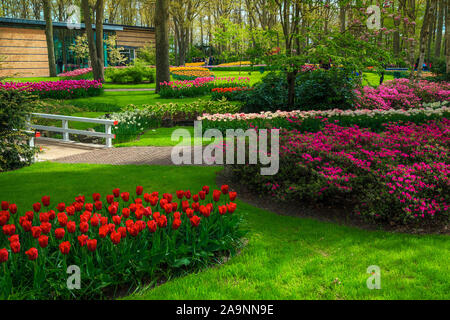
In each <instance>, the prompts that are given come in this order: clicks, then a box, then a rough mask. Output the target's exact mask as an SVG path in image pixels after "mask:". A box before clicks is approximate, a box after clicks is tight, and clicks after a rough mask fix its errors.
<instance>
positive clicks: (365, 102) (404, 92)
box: [355, 79, 450, 110]
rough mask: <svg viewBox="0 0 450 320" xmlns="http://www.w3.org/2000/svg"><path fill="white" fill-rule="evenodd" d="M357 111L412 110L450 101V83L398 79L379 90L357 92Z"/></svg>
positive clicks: (367, 89) (370, 88) (368, 88)
mask: <svg viewBox="0 0 450 320" xmlns="http://www.w3.org/2000/svg"><path fill="white" fill-rule="evenodd" d="M356 94H357V100H356V104H355V107H356V109H383V110H389V109H411V108H417V107H420V106H421V104H422V103H430V102H438V101H448V100H450V83H448V82H429V81H426V80H419V81H410V80H409V79H397V80H392V81H388V82H386V83H385V84H383V85H381V86H379V87H378V88H372V87H364V88H363V89H362V90H356Z"/></svg>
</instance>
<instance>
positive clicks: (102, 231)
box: [98, 226, 109, 238]
mask: <svg viewBox="0 0 450 320" xmlns="http://www.w3.org/2000/svg"><path fill="white" fill-rule="evenodd" d="M108 233H109V227H108V226H101V227H100V229H99V230H98V235H99V237H100V238H105V237H106V236H107V235H108Z"/></svg>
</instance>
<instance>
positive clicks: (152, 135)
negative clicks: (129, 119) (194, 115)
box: [114, 126, 213, 147]
mask: <svg viewBox="0 0 450 320" xmlns="http://www.w3.org/2000/svg"><path fill="white" fill-rule="evenodd" d="M177 129H184V130H187V131H188V132H189V134H190V135H191V139H190V140H189V141H187V142H186V141H181V140H180V141H172V139H171V137H172V133H173V132H174V131H175V130H177ZM195 141H200V140H199V139H198V138H196V139H194V127H192V126H191V127H172V128H156V129H149V130H147V131H146V132H145V133H144V134H143V135H142V136H141V137H140V138H139V139H138V140H135V141H131V142H124V143H118V144H115V145H114V146H115V147H146V146H155V147H166V146H176V145H179V144H180V143H182V145H194V143H195ZM211 143H213V142H211V140H207V139H204V138H203V140H202V145H209V144H211Z"/></svg>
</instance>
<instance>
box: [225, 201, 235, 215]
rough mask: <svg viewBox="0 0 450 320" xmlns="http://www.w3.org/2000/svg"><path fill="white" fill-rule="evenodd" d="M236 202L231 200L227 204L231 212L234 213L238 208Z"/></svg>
mask: <svg viewBox="0 0 450 320" xmlns="http://www.w3.org/2000/svg"><path fill="white" fill-rule="evenodd" d="M236 207H237V206H236V203H234V202H230V203H228V204H227V209H228V212H229V213H233V212H234V211H235V210H236Z"/></svg>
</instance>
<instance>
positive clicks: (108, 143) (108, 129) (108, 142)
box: [105, 124, 112, 148]
mask: <svg viewBox="0 0 450 320" xmlns="http://www.w3.org/2000/svg"><path fill="white" fill-rule="evenodd" d="M105 132H106V133H107V134H111V133H112V132H111V125H110V124H105ZM106 147H107V148H112V139H111V138H106Z"/></svg>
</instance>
